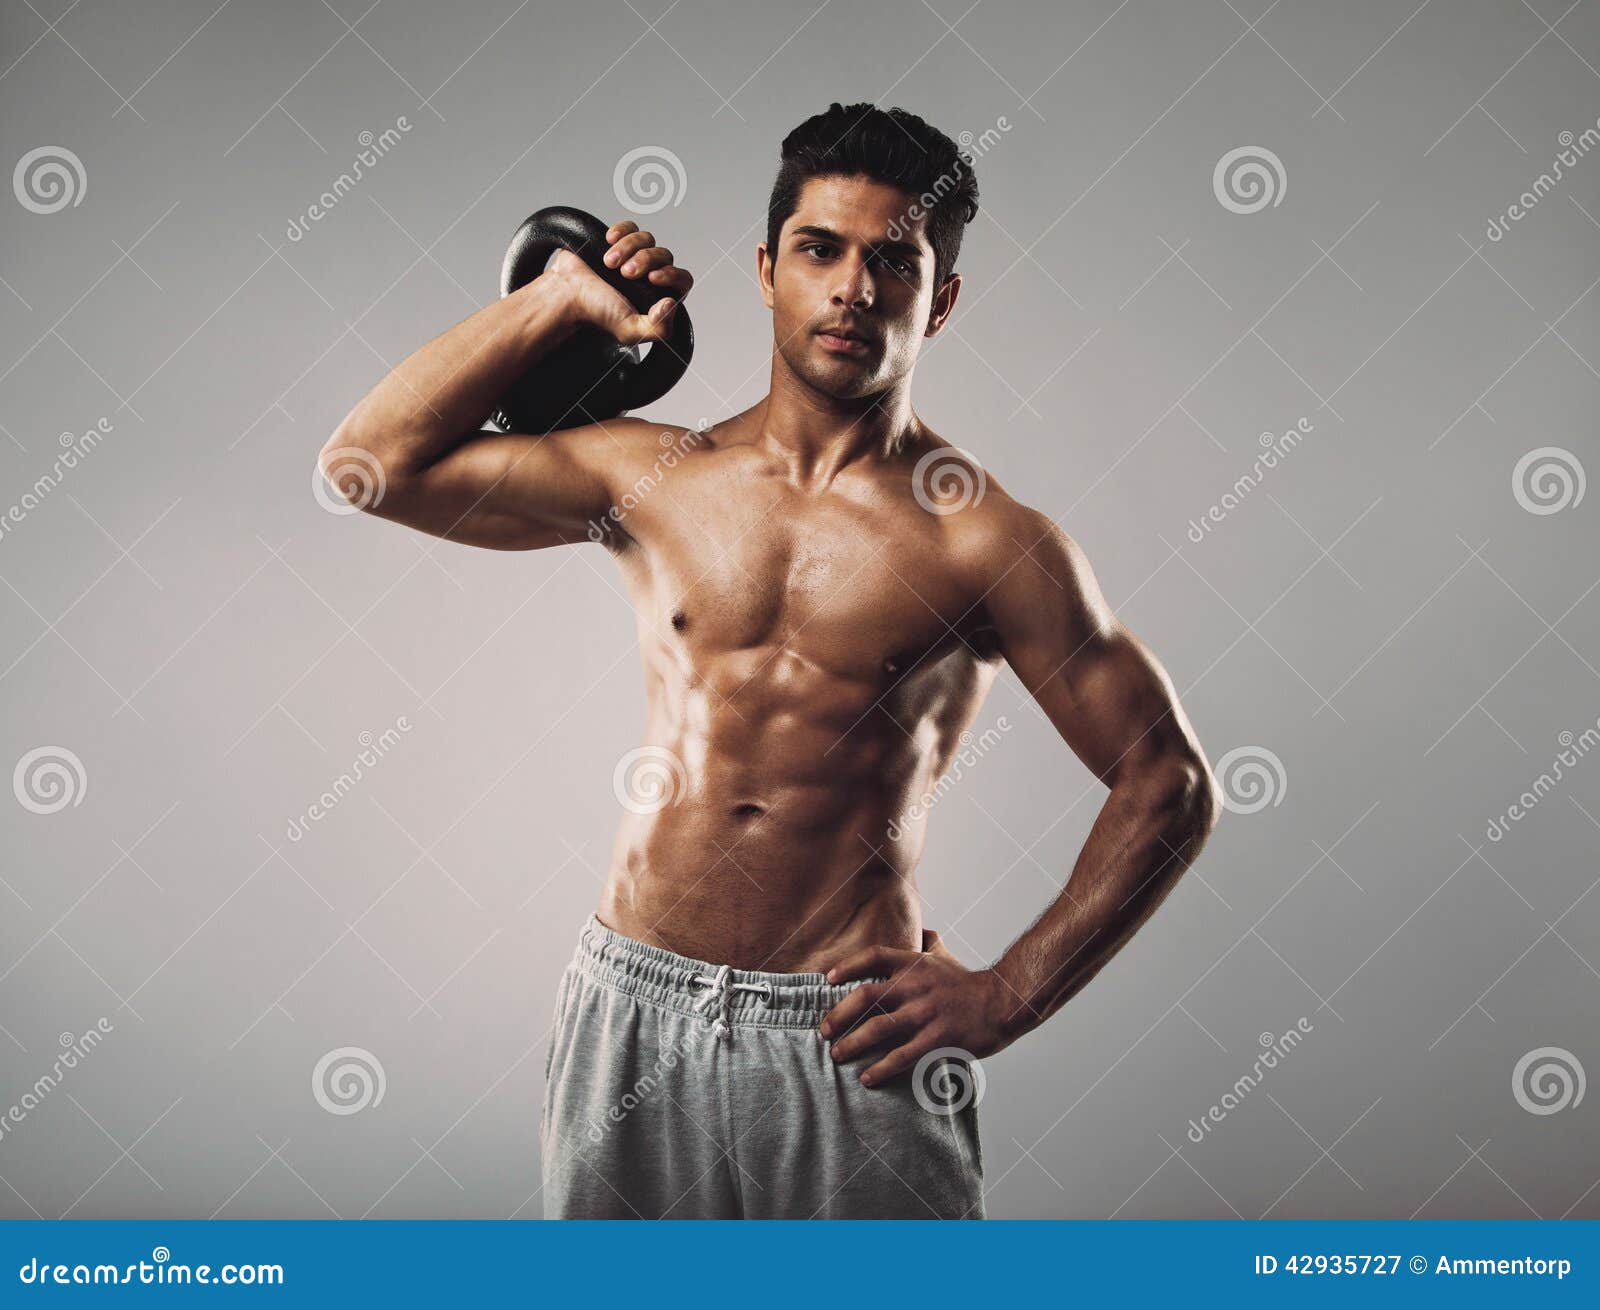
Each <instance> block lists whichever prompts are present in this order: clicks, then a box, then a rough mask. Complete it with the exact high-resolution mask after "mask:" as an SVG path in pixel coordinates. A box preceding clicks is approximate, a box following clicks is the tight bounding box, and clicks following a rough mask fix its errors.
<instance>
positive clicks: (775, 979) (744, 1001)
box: [572, 914, 868, 1028]
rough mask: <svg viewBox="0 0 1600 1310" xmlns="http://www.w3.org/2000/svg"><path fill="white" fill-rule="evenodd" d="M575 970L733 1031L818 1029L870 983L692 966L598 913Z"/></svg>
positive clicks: (585, 931)
mask: <svg viewBox="0 0 1600 1310" xmlns="http://www.w3.org/2000/svg"><path fill="white" fill-rule="evenodd" d="M572 967H573V968H575V969H577V970H578V971H579V972H580V973H583V974H584V975H586V976H587V977H589V978H592V979H594V980H595V981H596V982H598V983H600V984H601V985H602V986H605V987H611V988H615V989H616V990H617V991H620V992H624V993H626V994H627V995H630V996H637V997H640V998H641V999H643V1000H647V1001H650V1002H651V1003H652V1004H655V1005H659V1006H661V1007H663V1008H665V1009H668V1010H677V1011H679V1012H680V1013H683V1014H707V1015H710V1014H713V1013H714V1014H717V1015H720V1016H721V1017H722V1018H723V1019H724V1020H725V1022H726V1023H728V1024H730V1025H732V1026H734V1027H756V1028H808V1027H809V1028H815V1027H816V1026H817V1025H818V1024H819V1023H821V1022H822V1016H823V1015H825V1014H827V1012H828V1011H829V1010H831V1009H832V1008H833V1007H834V1006H835V1005H837V1004H838V1003H839V1002H840V1001H842V1000H843V999H844V998H845V997H846V996H848V995H850V993H851V992H853V991H854V990H855V989H856V988H857V987H859V986H861V984H862V983H863V982H866V981H868V980H867V979H865V978H863V979H857V980H854V981H851V982H847V983H830V982H828V980H827V975H826V974H821V973H772V972H768V971H766V970H762V969H734V968H730V967H729V966H727V965H722V964H714V963H712V962H711V961H709V960H696V959H691V958H690V957H689V956H687V955H678V954H676V953H675V952H673V951H669V950H666V949H665V948H663V947H660V946H651V945H649V944H648V943H647V942H641V941H635V940H634V939H633V938H632V937H624V936H623V935H622V934H621V933H620V932H617V931H616V930H615V929H613V928H608V927H606V925H605V924H603V923H601V922H600V920H599V918H598V917H597V916H596V915H592V914H591V915H590V916H589V918H588V920H587V921H586V922H585V923H584V924H583V926H582V927H581V928H580V929H579V931H578V950H577V953H576V954H575V955H574V956H573V959H572ZM696 979H699V980H700V981H699V982H697V981H695V980H696ZM708 993H709V994H711V995H709V996H708Z"/></svg>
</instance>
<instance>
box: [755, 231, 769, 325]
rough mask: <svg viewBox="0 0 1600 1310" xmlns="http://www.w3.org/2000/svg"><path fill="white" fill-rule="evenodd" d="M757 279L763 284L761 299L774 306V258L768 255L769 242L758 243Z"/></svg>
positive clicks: (767, 304)
mask: <svg viewBox="0 0 1600 1310" xmlns="http://www.w3.org/2000/svg"><path fill="white" fill-rule="evenodd" d="M756 281H757V282H759V283H760V284H761V299H762V300H763V301H764V302H765V303H766V306H767V308H768V309H771V308H772V260H770V259H769V258H768V257H767V243H766V242H765V241H760V242H757V243H756Z"/></svg>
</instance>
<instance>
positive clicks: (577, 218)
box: [493, 205, 694, 433]
mask: <svg viewBox="0 0 1600 1310" xmlns="http://www.w3.org/2000/svg"><path fill="white" fill-rule="evenodd" d="M563 246H564V247H565V248H566V249H568V250H570V251H572V253H573V254H575V255H577V256H578V257H579V258H580V259H582V260H583V262H584V263H586V264H588V265H589V267H590V268H592V269H594V271H595V272H596V273H598V274H599V275H600V276H601V277H603V278H604V279H605V280H606V281H607V282H608V283H609V284H610V285H611V286H613V287H615V288H616V289H617V290H618V291H620V292H621V293H622V294H623V295H624V296H626V297H627V299H628V301H629V303H631V304H632V305H633V307H634V308H635V309H637V310H638V311H639V312H640V313H641V314H642V313H644V312H645V311H647V310H648V309H649V308H650V306H651V305H653V304H655V302H656V301H658V300H660V299H661V297H662V296H663V295H665V294H668V293H666V292H663V291H662V289H661V288H660V287H657V286H652V285H651V284H650V283H648V282H645V281H643V280H639V279H632V278H626V277H623V275H622V274H621V273H620V272H618V271H617V270H616V269H614V268H608V267H606V265H605V264H604V263H603V262H602V260H603V258H604V256H605V253H606V251H607V250H608V249H609V248H610V247H609V246H607V244H606V225H605V224H604V223H602V222H601V221H600V220H599V219H598V218H596V217H595V216H594V215H593V214H587V213H585V212H584V211H583V210H581V209H573V208H571V207H570V206H568V205H551V206H550V207H549V208H547V209H541V210H540V211H539V212H538V213H536V214H532V215H530V216H529V217H528V218H527V219H526V220H525V221H524V222H523V224H522V226H521V227H519V228H518V229H517V232H516V235H515V236H513V237H512V238H511V248H510V249H509V250H507V251H506V259H505V263H504V265H503V266H502V267H501V271H500V294H501V295H503V296H509V295H510V294H511V293H512V292H513V291H515V290H516V289H517V288H518V287H521V286H525V285H526V284H527V283H529V282H531V281H533V279H534V278H536V277H538V276H539V274H541V273H542V272H544V266H545V264H546V262H548V260H549V258H550V256H551V255H553V254H554V253H555V252H556V250H557V248H558V247H563ZM693 354H694V328H693V327H692V326H691V325H690V322H689V315H688V313H687V312H686V311H685V310H684V308H683V306H682V305H679V306H678V308H677V310H676V311H675V312H674V314H673V321H672V330H671V333H670V334H669V336H668V338H667V340H666V341H657V342H653V343H651V346H650V350H649V352H648V353H644V352H643V351H642V349H641V348H640V347H639V346H625V345H623V344H622V343H621V342H619V341H618V340H617V339H616V338H615V337H613V336H611V335H610V333H608V332H604V331H602V330H601V329H600V328H595V327H581V328H578V329H577V330H576V331H574V332H573V333H572V335H571V336H569V337H568V338H567V339H566V340H565V341H563V342H562V343H561V344H560V345H558V346H556V347H555V348H554V349H553V350H551V351H550V352H549V353H548V354H547V355H545V357H544V358H543V359H541V360H540V361H539V362H538V363H537V364H535V365H534V366H533V367H532V368H531V369H529V370H528V372H527V373H525V374H524V375H523V376H522V377H521V378H520V379H519V380H518V381H517V383H516V384H515V385H514V386H513V387H512V388H511V390H510V391H509V392H507V393H506V395H505V396H503V397H502V398H501V401H500V407H499V408H498V409H497V410H496V411H495V413H494V415H493V417H494V421H495V422H496V423H497V424H498V425H499V426H500V427H502V428H504V429H505V430H506V431H507V432H531V433H545V432H556V431H559V430H560V429H562V428H573V427H577V426H578V425H579V424H581V423H600V422H603V421H604V420H606V419H610V418H616V417H617V416H618V415H620V414H624V413H626V412H627V411H629V410H633V409H640V408H642V407H644V406H645V405H648V404H651V403H652V402H654V401H657V400H660V399H661V397H662V396H664V395H666V394H667V392H668V391H670V390H671V389H672V387H673V385H674V384H675V383H676V382H677V381H678V379H679V378H681V377H682V376H683V373H684V370H685V369H687V368H688V367H689V358H690V356H691V355H693ZM641 355H642V358H641Z"/></svg>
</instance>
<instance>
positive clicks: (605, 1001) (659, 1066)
mask: <svg viewBox="0 0 1600 1310" xmlns="http://www.w3.org/2000/svg"><path fill="white" fill-rule="evenodd" d="M857 986H860V983H859V982H850V983H842V984H839V985H835V986H830V985H829V984H828V983H827V982H826V980H825V978H824V975H822V974H820V973H766V972H757V971H751V970H741V969H730V968H729V967H728V966H726V965H716V964H712V963H709V962H707V961H704V960H692V959H689V958H688V957H686V956H682V955H675V954H674V953H673V952H671V951H667V950H663V949H661V948H660V947H657V946H649V945H646V944H645V943H643V942H638V941H634V940H633V939H632V938H631V937H624V936H623V935H622V934H621V933H618V932H614V931H613V930H611V929H610V928H607V927H606V926H605V925H604V924H602V923H601V922H600V921H599V919H598V918H595V917H594V916H591V917H590V918H589V920H588V922H587V923H585V924H584V925H583V928H582V930H581V931H580V933H579V935H578V949H577V952H576V954H575V955H574V956H573V959H572V963H571V964H569V965H568V966H567V969H566V972H565V973H563V974H562V977H561V984H560V988H559V990H558V992H557V995H556V1006H555V1021H554V1026H553V1028H552V1030H551V1034H550V1047H549V1054H548V1056H547V1057H546V1062H545V1105H544V1114H543V1117H542V1118H541V1120H540V1125H539V1139H540V1144H541V1146H542V1149H543V1160H544V1188H543V1193H544V1212H545V1216H546V1217H547V1218H551V1219H557V1218H568V1219H607V1218H645V1219H662V1218H673V1219H676V1218H718V1219H737V1218H746V1219H805V1218H829V1219H860V1218H873V1219H915V1218H925V1219H931V1218H941V1219H959V1218H973V1219H981V1218H983V1217H984V1203H983V1157H982V1152H981V1150H980V1147H979V1142H978V1112H977V1099H976V1097H975V1096H973V1095H967V1096H965V1097H964V1098H963V1097H962V1096H960V1095H957V1096H954V1097H949V1096H945V1097H944V1098H942V1099H940V1098H932V1097H930V1096H929V1095H928V1094H927V1092H926V1087H927V1085H928V1084H929V1083H930V1082H934V1083H942V1085H943V1086H944V1087H945V1088H946V1089H948V1087H949V1086H950V1085H952V1084H953V1083H954V1084H960V1083H961V1082H962V1080H963V1079H964V1078H966V1077H967V1076H968V1075H969V1074H970V1073H971V1070H967V1069H962V1068H960V1067H959V1065H960V1063H961V1062H960V1061H958V1060H953V1059H951V1058H949V1057H940V1058H939V1059H938V1060H935V1061H933V1062H931V1063H930V1064H929V1065H927V1066H925V1068H924V1071H923V1074H922V1076H921V1077H918V1078H915V1079H914V1078H913V1075H911V1074H909V1073H908V1074H902V1075H901V1076H900V1077H898V1078H894V1079H891V1080H890V1081H889V1082H888V1083H885V1084H881V1085H879V1086H877V1087H870V1088H869V1087H863V1086H862V1085H861V1084H860V1082H859V1081H858V1075H859V1074H860V1072H861V1070H862V1069H865V1068H866V1067H867V1066H868V1064H869V1063H870V1062H871V1057H869V1058H868V1059H867V1060H864V1061H862V1060H856V1061H851V1062H849V1063H848V1064H844V1065H836V1064H835V1063H834V1062H833V1060H832V1058H831V1057H830V1055H829V1051H828V1044H827V1042H825V1041H824V1040H823V1038H822V1035H821V1033H819V1032H818V1031H817V1025H818V1024H819V1023H820V1022H821V1020H822V1016H823V1015H824V1014H826V1013H827V1012H828V1011H829V1010H830V1009H832V1007H833V1006H834V1005H835V1004H837V1003H838V1002H839V1001H840V1000H842V999H843V998H844V997H845V996H847V995H848V994H849V993H850V992H851V991H852V990H853V989H854V988H855V987H857ZM970 1090H972V1089H971V1088H970V1085H969V1091H970ZM963 1100H964V1102H965V1103H964V1104H963ZM930 1107H931V1108H930Z"/></svg>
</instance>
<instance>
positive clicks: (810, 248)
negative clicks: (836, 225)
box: [800, 241, 829, 258]
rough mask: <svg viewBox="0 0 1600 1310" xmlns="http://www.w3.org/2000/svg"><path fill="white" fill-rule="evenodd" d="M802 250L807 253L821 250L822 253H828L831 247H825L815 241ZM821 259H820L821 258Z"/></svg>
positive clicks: (802, 247)
mask: <svg viewBox="0 0 1600 1310" xmlns="http://www.w3.org/2000/svg"><path fill="white" fill-rule="evenodd" d="M800 249H801V250H803V251H806V252H807V253H809V252H811V251H813V250H820V251H822V252H824V253H826V252H827V251H828V250H829V247H828V246H825V245H823V244H822V243H821V242H820V241H813V242H812V243H811V244H810V245H807V246H801V247H800ZM819 258H820V256H819Z"/></svg>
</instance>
